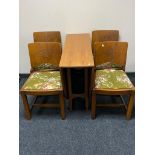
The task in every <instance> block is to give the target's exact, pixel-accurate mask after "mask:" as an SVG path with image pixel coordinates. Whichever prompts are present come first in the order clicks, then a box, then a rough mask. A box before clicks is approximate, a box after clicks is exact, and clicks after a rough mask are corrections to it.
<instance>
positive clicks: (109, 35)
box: [92, 30, 119, 51]
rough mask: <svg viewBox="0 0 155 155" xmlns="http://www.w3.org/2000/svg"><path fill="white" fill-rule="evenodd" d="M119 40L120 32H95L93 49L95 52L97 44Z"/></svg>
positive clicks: (93, 33) (93, 34)
mask: <svg viewBox="0 0 155 155" xmlns="http://www.w3.org/2000/svg"><path fill="white" fill-rule="evenodd" d="M118 40H119V31H118V30H95V31H93V32H92V49H93V51H94V43H95V42H103V41H118Z"/></svg>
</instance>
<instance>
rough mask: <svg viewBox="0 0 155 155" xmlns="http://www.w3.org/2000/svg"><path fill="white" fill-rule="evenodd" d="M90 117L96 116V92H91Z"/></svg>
mask: <svg viewBox="0 0 155 155" xmlns="http://www.w3.org/2000/svg"><path fill="white" fill-rule="evenodd" d="M91 118H92V119H95V118H96V94H95V93H94V92H93V93H92V105H91Z"/></svg>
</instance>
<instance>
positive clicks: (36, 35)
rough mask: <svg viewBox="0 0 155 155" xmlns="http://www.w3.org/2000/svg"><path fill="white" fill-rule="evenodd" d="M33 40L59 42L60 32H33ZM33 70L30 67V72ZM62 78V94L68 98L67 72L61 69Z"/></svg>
mask: <svg viewBox="0 0 155 155" xmlns="http://www.w3.org/2000/svg"><path fill="white" fill-rule="evenodd" d="M33 40H34V42H58V43H61V33H60V31H42V32H33ZM33 71H34V70H33V68H31V69H30V73H32V72H33ZM62 72H63V74H62V76H63V77H62V78H63V81H64V94H65V97H66V98H68V92H67V90H68V89H67V84H66V82H67V79H66V78H67V73H66V72H64V71H63V70H62Z"/></svg>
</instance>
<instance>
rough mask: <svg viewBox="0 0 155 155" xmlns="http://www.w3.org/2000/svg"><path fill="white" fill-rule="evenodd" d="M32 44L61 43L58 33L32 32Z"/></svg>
mask: <svg viewBox="0 0 155 155" xmlns="http://www.w3.org/2000/svg"><path fill="white" fill-rule="evenodd" d="M33 39H34V42H59V43H61V34H60V32H59V31H47V32H34V33H33Z"/></svg>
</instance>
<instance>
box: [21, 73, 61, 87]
mask: <svg viewBox="0 0 155 155" xmlns="http://www.w3.org/2000/svg"><path fill="white" fill-rule="evenodd" d="M61 86H62V84H61V77H60V72H59V71H48V72H34V73H32V74H31V76H30V77H29V78H28V80H27V81H26V82H25V84H24V89H28V90H49V89H60V88H61Z"/></svg>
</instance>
